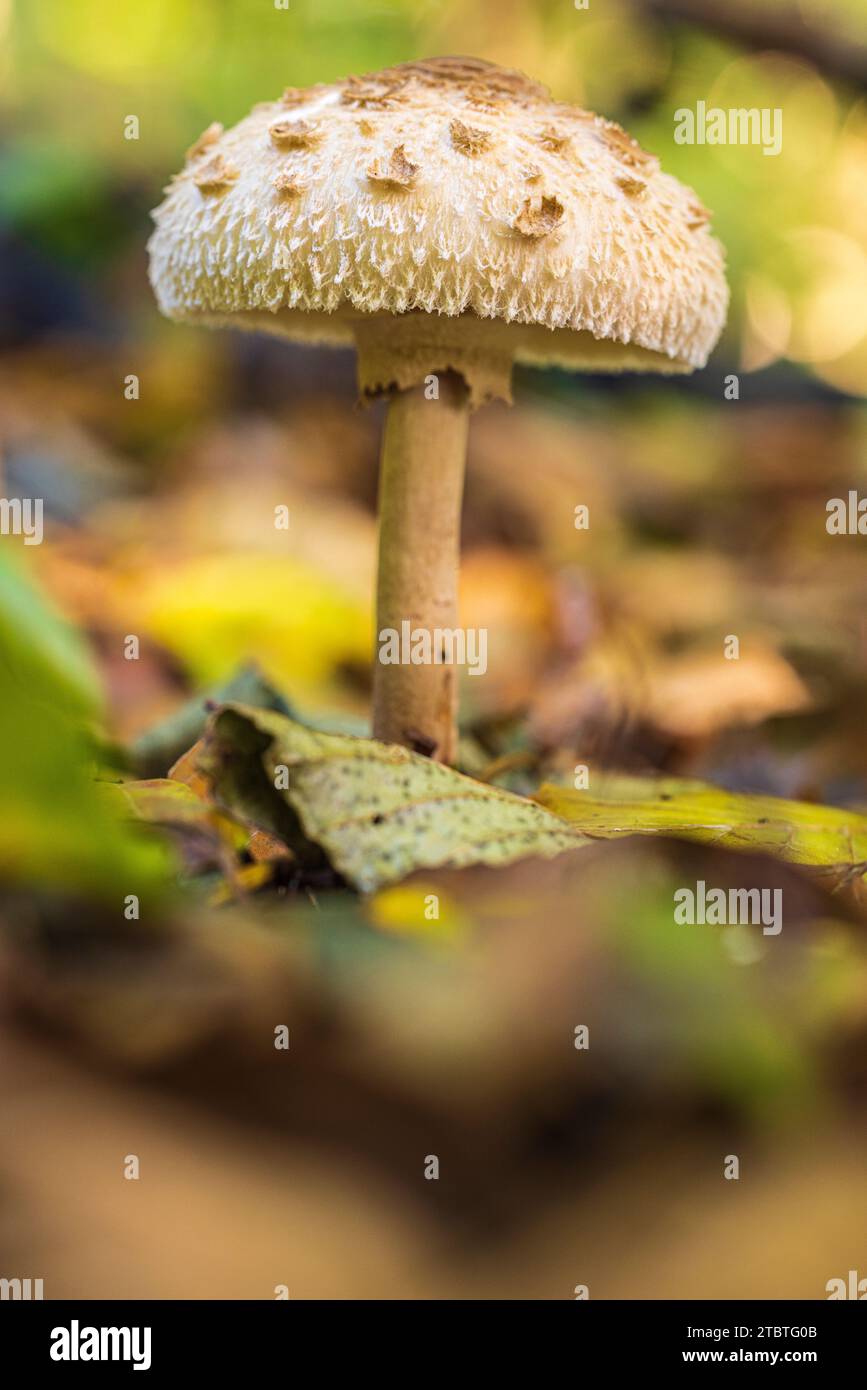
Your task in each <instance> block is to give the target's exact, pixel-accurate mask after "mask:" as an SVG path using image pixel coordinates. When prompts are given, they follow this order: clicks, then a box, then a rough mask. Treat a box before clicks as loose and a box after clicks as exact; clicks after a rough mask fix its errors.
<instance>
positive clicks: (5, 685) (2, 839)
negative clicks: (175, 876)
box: [0, 562, 169, 912]
mask: <svg viewBox="0 0 867 1390" xmlns="http://www.w3.org/2000/svg"><path fill="white" fill-rule="evenodd" d="M0 683H2V699H0V748H2V750H3V757H2V759H0V884H3V885H5V884H16V885H20V884H28V885H30V886H32V887H34V888H38V889H46V888H50V889H56V890H59V891H75V892H81V893H85V894H89V895H92V896H94V897H97V898H102V899H108V900H109V901H112V902H113V903H114V904H115V906H116V907H117V909H118V912H120V911H121V909H122V903H123V898H124V896H125V895H126V894H129V893H135V894H138V895H139V896H140V897H141V898H142V901H143V902H147V903H148V905H149V906H150V905H152V904H153V902H154V901H155V899H156V897H157V896H158V895H159V894H160V893H161V892H162V891H163V889H164V887H165V884H166V880H167V873H168V867H169V856H168V853H167V850H166V848H165V847H164V846H163V845H161V844H159V843H157V842H156V841H155V839H154V837H153V834H152V833H147V832H145V831H143V830H142V829H134V828H133V827H132V826H130V825H124V824H121V823H120V822H119V821H118V820H117V818H116V817H115V816H113V815H111V814H110V813H109V812H108V811H107V809H106V807H105V805H104V803H103V802H102V800H101V799H100V796H99V793H98V790H97V788H96V786H95V785H94V782H93V769H92V765H91V754H92V749H93V743H92V739H91V737H90V735H89V732H88V730H87V728H86V726H88V725H89V724H90V722H91V721H92V720H93V719H94V718H95V717H96V716H97V715H98V714H99V711H100V708H101V698H100V690H99V682H98V679H97V676H96V673H95V671H94V669H93V667H92V666H91V664H90V660H89V657H88V654H87V651H86V648H85V647H84V644H83V643H82V642H81V641H80V639H79V637H78V635H77V634H76V632H75V631H74V629H72V628H70V627H68V626H67V625H66V624H65V623H64V622H63V621H62V619H61V618H59V617H58V616H57V614H56V613H54V611H53V610H52V609H50V608H49V607H48V606H47V605H46V604H45V603H44V602H43V600H42V598H41V597H40V595H39V594H38V592H37V591H36V590H35V589H33V588H31V587H30V585H29V584H28V583H27V581H26V579H25V577H24V575H23V574H22V573H20V572H19V571H17V570H14V569H12V568H11V567H10V566H8V565H7V564H6V563H5V562H3V563H0Z"/></svg>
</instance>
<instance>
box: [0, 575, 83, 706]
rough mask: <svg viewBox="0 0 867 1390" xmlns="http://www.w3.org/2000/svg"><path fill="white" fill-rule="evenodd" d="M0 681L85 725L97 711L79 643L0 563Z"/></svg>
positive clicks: (34, 593)
mask: <svg viewBox="0 0 867 1390" xmlns="http://www.w3.org/2000/svg"><path fill="white" fill-rule="evenodd" d="M0 681H2V684H3V686H4V688H5V689H6V690H9V688H10V684H11V685H14V686H16V687H17V688H18V690H19V692H20V693H21V694H22V695H24V696H26V697H27V698H29V699H31V700H34V701H40V702H45V703H47V704H50V705H51V706H52V708H53V709H55V710H60V711H63V712H65V713H67V714H69V715H72V716H74V717H78V718H84V719H93V718H96V717H97V716H98V715H99V714H100V713H101V711H102V704H103V700H102V692H101V690H100V685H99V679H98V677H97V674H96V671H95V669H94V667H93V664H92V662H91V659H90V654H89V653H88V651H87V648H86V647H85V645H84V643H83V642H82V640H81V638H80V637H79V636H78V634H77V633H76V631H75V629H74V628H72V627H70V626H69V625H68V624H67V623H65V622H64V621H63V619H62V618H61V617H60V616H59V615H58V614H57V613H56V612H55V610H54V609H53V608H51V607H50V606H49V605H48V604H47V603H46V602H45V600H44V599H43V598H42V596H41V595H40V594H39V593H38V592H37V590H36V589H35V588H34V587H33V586H32V585H31V584H30V582H29V580H28V579H27V578H26V576H25V575H24V573H23V572H22V571H21V570H19V569H17V568H16V567H14V566H12V565H11V564H10V563H9V561H8V559H6V558H5V557H4V558H3V559H0Z"/></svg>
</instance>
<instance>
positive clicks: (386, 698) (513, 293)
mask: <svg viewBox="0 0 867 1390" xmlns="http://www.w3.org/2000/svg"><path fill="white" fill-rule="evenodd" d="M700 206H701V205H700V204H699V203H698V202H697V200H696V196H695V194H694V193H693V192H692V191H691V190H690V189H688V188H685V187H684V186H682V185H681V184H680V183H678V182H677V180H675V179H674V178H672V177H670V176H669V175H667V174H664V173H662V172H661V171H660V168H659V163H658V161H657V160H656V159H655V158H654V157H653V156H652V155H649V154H647V153H646V152H645V151H644V150H642V149H641V148H640V146H639V145H638V144H637V143H636V142H635V141H634V140H632V139H631V138H630V137H629V136H628V135H627V134H626V133H625V131H623V130H622V129H621V128H620V127H619V126H617V125H615V124H614V122H611V121H607V120H604V119H602V118H601V117H599V116H595V115H593V114H592V113H591V112H587V111H582V110H578V109H576V108H574V107H570V106H566V105H563V104H560V103H558V102H555V101H553V100H552V99H551V97H550V96H549V94H548V92H547V91H546V89H545V88H544V87H542V86H540V85H539V84H538V83H536V82H533V81H531V80H530V79H528V78H526V77H524V76H523V75H522V74H520V73H516V72H510V71H507V70H505V69H503V68H500V67H496V66H494V65H492V64H489V63H485V62H481V61H479V60H477V59H473V58H433V59H430V60H429V61H425V62H412V63H404V64H402V65H401V66H399V67H395V68H390V69H388V70H387V71H384V72H379V73H374V74H369V75H368V76H366V77H363V78H357V77H354V78H349V79H347V80H346V81H342V82H337V83H335V84H333V85H331V86H325V85H320V86H317V87H313V88H310V89H309V90H307V91H301V90H298V89H292V100H291V102H287V101H286V100H285V98H284V99H280V100H277V101H273V102H264V103H261V104H260V105H259V106H257V107H256V108H255V109H254V110H253V112H252V113H251V114H250V115H249V116H247V117H246V119H244V120H242V121H241V122H240V123H239V124H238V125H236V126H234V127H233V128H232V129H230V130H227V131H222V129H221V127H219V126H217V125H213V126H210V127H209V128H208V131H206V133H205V137H203V138H202V140H200V141H199V142H197V144H196V145H194V146H193V147H192V150H191V152H190V158H189V160H188V163H187V166H186V168H185V169H184V171H183V172H182V173H181V174H180V175H179V176H178V177H177V178H176V179H175V180H173V182H172V183H171V185H170V186H169V189H168V190H167V196H166V198H165V201H164V202H163V203H162V205H161V206H160V207H159V208H158V209H157V210H156V211H155V213H154V220H155V223H156V229H155V231H154V233H153V235H152V237H151V240H150V243H149V250H150V274H151V281H152V284H153V287H154V290H155V293H156V297H157V300H158V302H159V306H160V308H161V309H162V311H163V313H165V314H167V315H168V316H169V317H171V318H174V319H187V320H193V321H198V322H201V323H204V324H209V325H217V326H219V325H224V326H230V327H237V328H244V329H253V330H265V331H267V332H270V333H276V334H278V335H280V336H282V337H285V338H288V339H294V340H301V341H304V342H321V343H332V344H351V345H354V347H355V348H356V352H357V364H358V378H359V387H360V391H361V394H362V397H363V398H366V399H371V398H373V397H375V396H380V395H384V396H387V397H388V399H389V408H388V418H387V423H386V428H385V434H384V441H383V446H382V461H381V474H380V493H379V579H378V587H377V633H378V634H380V635H382V634H385V633H391V632H395V633H402V632H404V631H405V630H406V629H405V628H404V627H403V625H404V624H407V623H408V624H409V630H410V631H411V632H412V633H413V634H415V633H417V632H419V631H420V632H422V633H423V634H428V636H427V641H428V642H431V641H432V640H433V639H435V637H436V636H437V635H439V634H442V633H447V634H453V632H454V629H456V627H457V622H458V614H457V574H458V565H459V545H460V512H461V496H462V491H463V477H464V463H465V453H466V442H467V428H468V421H469V414H470V411H471V410H472V409H473V408H474V407H476V406H479V405H481V404H483V403H484V402H486V401H490V400H494V399H498V398H499V399H503V400H506V401H508V400H510V380H511V373H512V365H513V363H514V362H527V363H535V364H553V365H556V366H559V367H564V368H567V369H574V370H581V371H604V372H612V371H651V372H666V373H674V372H690V371H692V370H694V369H695V368H697V367H702V366H704V364H705V362H706V361H707V358H708V355H709V353H710V351H711V350H712V348H713V346H714V345H715V343H716V341H717V338H718V336H719V334H720V332H721V329H722V326H723V323H724V321H725V314H726V306H727V299H728V293H727V287H726V282H725V276H724V271H723V252H722V248H721V247H720V245H719V243H718V242H717V241H716V240H715V239H714V238H713V237H712V235H711V234H710V231H709V230H708V227H707V218H706V217H704V216H703V215H702V216H697V212H696V209H697V208H699V207H700ZM703 212H704V210H703V209H702V213H703ZM382 640H384V638H382ZM431 650H433V651H434V658H435V659H434V661H432V662H431V663H430V664H426V665H425V664H419V665H415V664H401V663H395V664H386V663H385V662H383V661H381V660H377V661H376V663H375V668H374V686H373V690H374V694H373V732H374V735H375V737H377V738H379V739H382V740H384V741H387V742H394V743H400V744H404V745H406V746H409V747H414V748H416V749H418V750H422V751H424V752H428V753H430V754H431V755H432V756H434V757H436V758H438V759H440V760H441V761H444V762H448V761H452V760H453V759H454V756H455V749H456V719H455V716H456V676H457V672H456V668H455V666H454V665H453V664H438V661H437V658H442V657H443V656H444V654H445V653H444V651H443V650H440V651H436V650H435V648H431Z"/></svg>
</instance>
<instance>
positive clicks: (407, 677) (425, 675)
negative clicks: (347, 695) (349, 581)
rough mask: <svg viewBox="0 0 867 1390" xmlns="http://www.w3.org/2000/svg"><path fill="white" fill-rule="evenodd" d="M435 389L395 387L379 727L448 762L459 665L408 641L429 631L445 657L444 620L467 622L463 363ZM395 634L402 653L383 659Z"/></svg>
mask: <svg viewBox="0 0 867 1390" xmlns="http://www.w3.org/2000/svg"><path fill="white" fill-rule="evenodd" d="M425 391H426V388H425V387H424V386H414V387H412V389H411V390H409V391H395V392H394V393H393V394H392V397H391V400H390V403H389V409H388V419H387V421H386V427H385V435H384V438H383V444H382V458H381V463H380V475H379V579H378V583H377V594H376V637H377V641H376V652H375V653H374V676H373V734H374V737H375V738H378V739H381V740H382V741H383V742H385V743H401V744H403V745H404V746H406V747H408V748H415V749H416V750H417V751H418V752H424V753H428V754H430V756H431V757H433V758H436V759H437V760H438V761H439V762H444V763H448V762H453V761H454V757H455V753H456V749H457V721H456V714H457V678H458V671H457V667H456V666H454V665H440V664H436V663H435V662H433V661H430V662H428V663H425V664H418V665H416V664H413V663H410V662H407V661H406V657H407V655H408V652H407V650H406V648H407V645H409V650H410V651H412V639H413V637H415V635H416V634H417V633H418V632H419V631H421V632H428V633H430V639H429V640H430V649H429V650H430V652H431V654H434V653H436V654H437V655H440V656H441V655H443V653H442V652H441V651H440V652H437V649H436V647H435V645H434V642H435V636H434V629H436V628H440V629H453V628H455V627H456V626H457V621H458V568H459V564H460V528H461V499H462V496H463V488H464V463H465V459H466V447H467V427H468V424H469V392H468V390H467V387H466V384H465V382H464V380H463V377H461V376H459V375H458V374H457V373H456V372H443V373H441V374H440V376H439V397H438V399H436V400H428V399H427V398H426V395H425ZM407 623H408V624H409V627H408V629H407V628H406V627H404V626H402V624H407ZM407 632H409V643H407V638H406V633H407ZM392 633H393V634H396V639H391V641H392V645H393V644H394V641H395V640H397V641H399V642H400V648H399V655H400V657H401V658H402V659H401V660H400V661H399V662H394V661H392V662H386V661H383V659H382V658H383V656H387V655H388V649H387V645H386V644H387V643H388V642H389V640H390V634H392ZM422 640H424V639H422ZM419 646H420V644H419ZM416 650H418V648H417V649H416ZM393 654H394V653H393V652H392V655H393ZM422 654H424V652H423V651H422Z"/></svg>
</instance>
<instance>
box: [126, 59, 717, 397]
mask: <svg viewBox="0 0 867 1390" xmlns="http://www.w3.org/2000/svg"><path fill="white" fill-rule="evenodd" d="M709 216H710V215H709V213H708V212H707V211H706V209H705V208H703V207H702V205H701V203H700V202H699V201H698V199H697V198H696V196H695V194H694V193H692V192H691V191H690V190H689V189H688V188H685V187H684V186H683V185H682V184H680V183H679V182H678V181H677V180H676V179H674V178H672V177H671V176H669V175H668V174H664V173H662V172H661V170H660V167H659V162H658V160H657V159H656V158H655V157H654V156H653V155H650V154H647V153H646V152H645V151H644V150H642V149H641V147H640V146H639V145H638V144H637V143H636V142H635V141H634V140H632V139H631V138H630V137H629V136H628V135H627V134H626V133H625V132H624V131H623V130H622V129H621V128H620V127H619V126H618V125H615V124H614V123H613V122H611V121H607V120H604V119H602V118H601V117H600V116H595V115H593V114H592V113H591V112H588V111H582V110H579V109H578V108H576V107H572V106H568V105H564V104H561V103H558V102H555V101H553V100H552V99H551V97H550V96H549V94H548V92H547V91H546V90H545V88H544V87H542V86H540V85H539V84H537V83H535V82H532V81H530V80H529V79H528V78H526V77H524V76H522V75H521V74H520V73H516V72H510V71H507V70H505V69H503V68H499V67H496V66H493V65H491V64H489V63H484V62H481V61H479V60H476V59H470V58H434V59H431V60H429V61H427V62H414V63H405V64H403V65H401V66H400V67H396V68H391V69H388V70H387V71H384V72H379V73H374V74H371V75H369V76H367V77H363V78H348V79H347V80H346V81H343V82H338V83H335V84H334V85H331V86H316V87H312V88H309V89H305V90H299V89H294V88H293V89H290V90H288V91H287V92H286V93H285V94H284V95H283V97H282V98H281V99H280V100H278V101H273V102H265V103H263V104H261V105H259V106H257V107H256V108H255V109H254V110H253V111H252V113H251V114H250V115H249V116H247V117H246V119H244V120H242V121H240V122H239V123H238V125H236V126H234V127H233V128H232V129H231V130H227V131H224V130H223V128H222V126H220V125H212V126H210V127H209V128H208V130H206V131H205V132H204V134H203V135H202V136H201V137H200V138H199V140H198V141H197V142H196V144H195V145H193V146H192V148H191V149H190V150H189V152H188V155H187V163H186V166H185V168H184V170H183V171H182V172H181V173H180V174H179V175H177V177H176V178H175V179H174V180H173V181H172V183H171V184H170V186H169V188H168V189H167V196H166V198H165V201H164V202H163V203H162V204H161V206H160V207H159V208H158V209H157V210H156V211H155V213H154V220H155V222H156V230H155V231H154V233H153V236H152V237H151V241H150V244H149V249H150V254H151V280H152V283H153V286H154V290H155V292H156V295H157V299H158V301H159V305H160V308H161V309H162V311H163V312H164V313H165V314H167V315H168V316H169V317H171V318H175V319H198V320H200V321H204V322H206V323H210V324H217V325H229V326H235V327H242V328H251V329H256V330H265V331H268V332H271V333H277V334H281V335H283V336H285V337H287V338H290V339H296V340H302V341H308V342H309V341H319V342H327V343H334V344H347V343H354V344H355V345H356V347H357V348H358V352H359V376H360V381H361V386H362V389H363V391H365V392H366V393H369V394H373V393H375V392H377V391H379V390H384V389H387V388H389V387H391V386H395V385H396V386H399V387H403V386H410V385H413V384H415V383H416V382H418V381H419V380H421V379H422V378H423V376H424V374H425V373H426V372H429V371H444V370H447V369H449V368H454V369H455V370H458V371H460V372H462V373H463V374H464V376H465V377H466V379H467V381H468V382H469V385H470V388H471V391H472V393H473V398H474V400H476V401H478V400H480V399H484V398H487V397H490V396H497V395H504V396H508V392H509V378H510V373H511V365H512V362H513V361H519V362H530V363H536V364H554V365H559V366H563V367H567V368H577V369H585V370H595V371H617V370H638V371H661V372H686V371H691V370H693V369H694V368H696V367H701V366H703V365H704V363H705V362H706V360H707V358H708V355H709V353H710V351H711V349H712V348H713V346H714V344H715V343H716V340H717V338H718V337H719V334H720V331H721V329H722V326H723V323H724V321H725V314H726V307H727V302H728V291H727V286H726V282H725V276H724V271H723V253H722V248H721V247H720V245H719V243H718V242H717V241H716V240H715V239H714V237H713V236H712V235H711V234H710V231H709V229H708V221H709Z"/></svg>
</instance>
